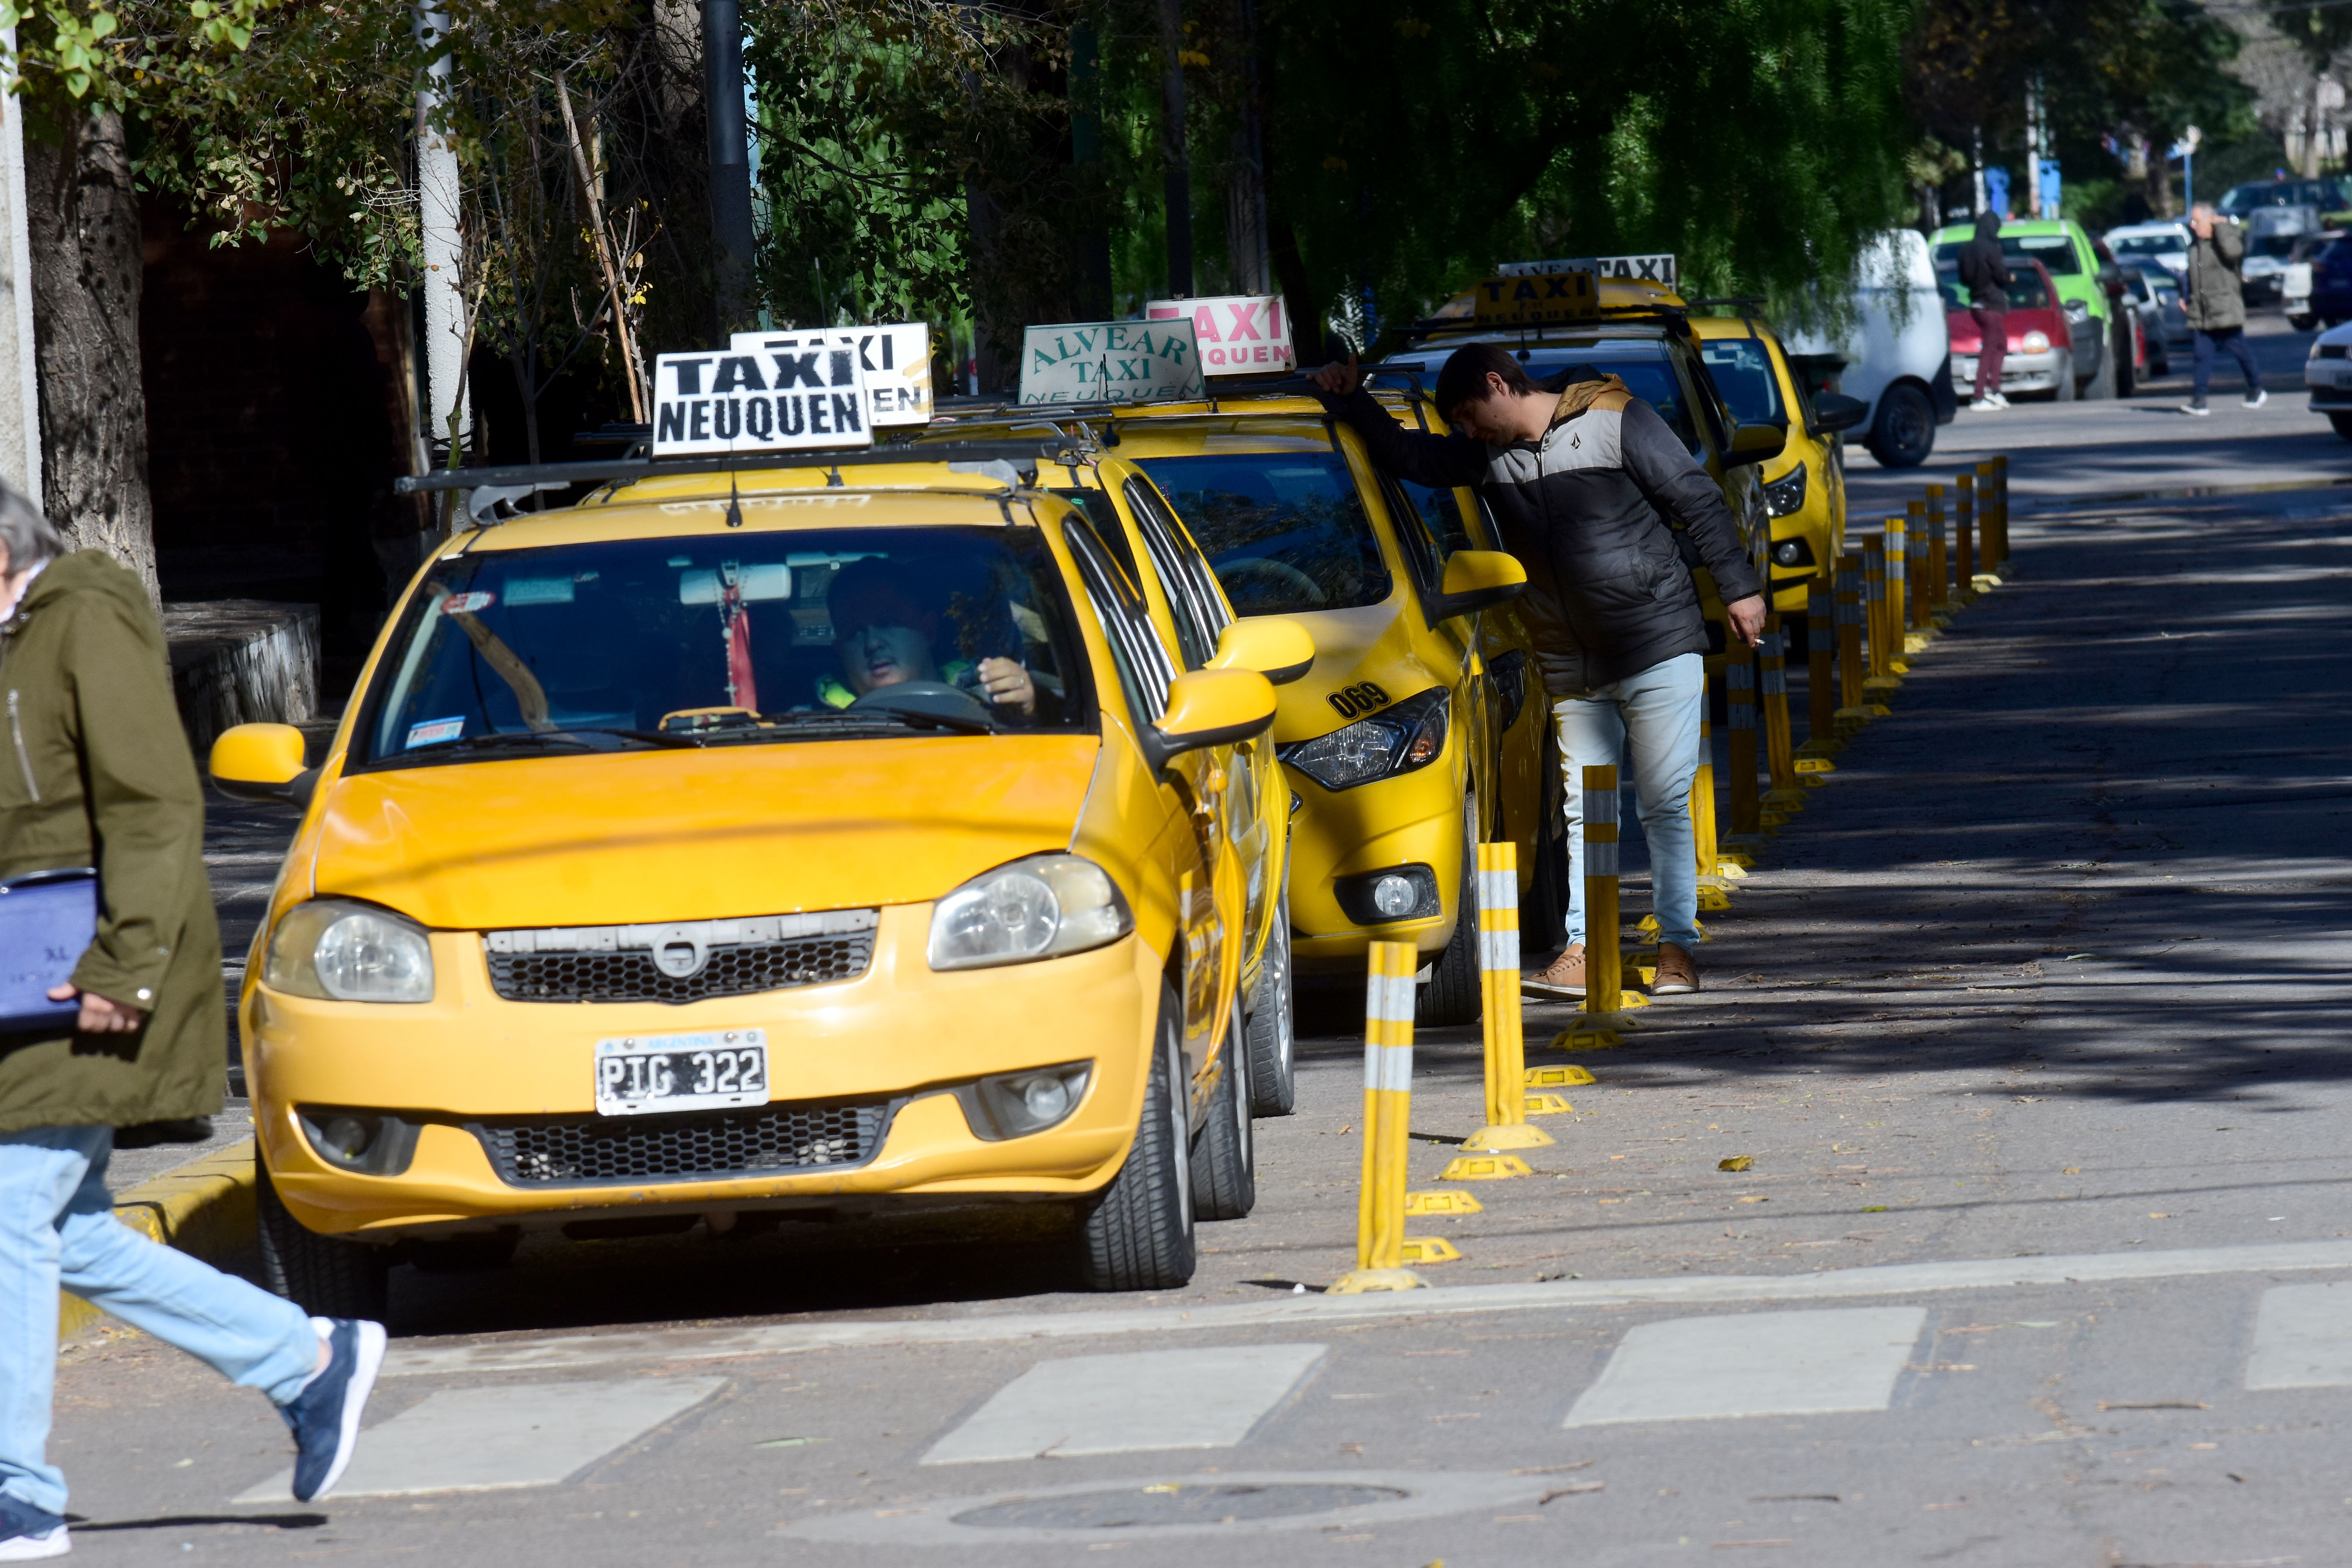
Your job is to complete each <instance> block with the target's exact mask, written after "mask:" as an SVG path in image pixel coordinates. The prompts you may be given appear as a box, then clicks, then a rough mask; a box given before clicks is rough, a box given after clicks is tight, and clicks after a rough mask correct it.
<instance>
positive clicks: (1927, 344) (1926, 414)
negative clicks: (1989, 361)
mask: <svg viewBox="0 0 2352 1568" xmlns="http://www.w3.org/2000/svg"><path fill="white" fill-rule="evenodd" d="M1853 302H1854V307H1855V315H1854V321H1853V326H1852V327H1851V328H1850V329H1849V330H1848V331H1846V332H1845V333H1844V334H1843V338H1842V339H1841V340H1840V341H1837V342H1832V341H1831V340H1830V339H1829V338H1827V337H1825V336H1823V335H1822V334H1821V333H1818V332H1811V331H1792V332H1790V333H1788V334H1787V335H1786V337H1784V338H1783V339H1782V342H1783V343H1784V345H1785V346H1786V347H1787V349H1788V353H1789V359H1790V363H1791V365H1792V366H1793V367H1795V368H1796V369H1797V370H1798V372H1799V374H1802V375H1803V376H1805V378H1806V380H1807V381H1808V383H1810V384H1811V386H1812V387H1813V389H1814V390H1816V391H1829V392H1842V393H1843V394H1845V395H1847V396H1848V397H1859V398H1861V399H1862V400H1863V401H1864V403H1867V404H1868V405H1870V415H1869V416H1868V418H1867V419H1866V420H1865V421H1864V430H1865V431H1866V432H1867V434H1865V435H1864V437H1863V445H1864V447H1868V448H1869V451H1870V455H1871V456H1872V457H1874V458H1877V459H1878V461H1879V463H1880V464H1881V465H1882V466H1883V467H1885V468H1916V467H1918V466H1919V465H1920V464H1921V463H1924V462H1926V461H1927V455H1928V454H1929V453H1930V452H1933V451H1934V450H1935V449H1936V426H1938V425H1948V424H1950V423H1951V422H1952V416H1954V415H1956V414H1958V412H1959V403H1958V399H1957V398H1955V397H1954V396H1953V395H1952V364H1951V360H1952V341H1951V334H1950V333H1949V331H1947V329H1946V326H1945V321H1944V299H1943V295H1942V293H1941V292H1940V291H1938V290H1937V287H1936V267H1935V263H1934V262H1933V261H1932V260H1931V259H1930V258H1929V257H1928V255H1927V236H1925V235H1923V234H1921V233H1920V232H1919V231H1918V230H1916V229H1910V228H1898V229H1895V230H1893V231H1891V232H1889V233H1887V234H1884V235H1881V236H1880V237H1878V239H1877V240H1876V241H1875V242H1874V243H1873V244H1872V245H1871V246H1870V247H1868V248H1867V249H1865V250H1864V252H1863V253H1862V256H1861V258H1860V259H1859V260H1858V261H1857V262H1856V264H1855V267H1854V301H1853Z"/></svg>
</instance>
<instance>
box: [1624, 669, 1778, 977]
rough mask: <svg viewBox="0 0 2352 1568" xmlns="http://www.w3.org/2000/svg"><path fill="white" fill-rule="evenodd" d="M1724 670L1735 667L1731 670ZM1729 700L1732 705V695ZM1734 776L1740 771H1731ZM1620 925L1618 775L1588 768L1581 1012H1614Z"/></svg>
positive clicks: (1752, 742) (1751, 776)
mask: <svg viewBox="0 0 2352 1568" xmlns="http://www.w3.org/2000/svg"><path fill="white" fill-rule="evenodd" d="M1727 668H1734V669H1736V668H1739V667H1738V665H1736V664H1734V665H1731V666H1729V667H1727ZM1733 695H1734V698H1735V700H1736V699H1737V697H1738V692H1737V690H1736V689H1735V691H1734V694H1733ZM1738 715H1739V710H1738V709H1737V708H1735V709H1733V710H1732V721H1733V723H1734V724H1737V723H1738ZM1748 723H1749V729H1748V794H1749V795H1751V796H1752V795H1754V794H1755V783H1756V772H1755V769H1756V731H1755V728H1754V724H1755V720H1754V718H1753V716H1752V712H1751V717H1750V718H1749V721H1748ZM1738 743H1739V732H1738V730H1736V729H1735V730H1734V731H1732V745H1733V747H1734V750H1735V754H1736V752H1737V748H1738ZM1733 771H1734V773H1737V772H1738V769H1737V767H1736V766H1735V768H1734V769H1733ZM1734 809H1735V810H1736V809H1737V792H1736V791H1735V806H1734ZM1736 820H1737V819H1736V818H1735V821H1736ZM1624 923H1625V922H1624V919H1623V917H1622V914H1621V913H1620V912H1619V910H1618V908H1617V770H1616V769H1615V768H1613V767H1606V766H1602V767H1588V768H1586V769H1585V770H1584V1010H1585V1011H1586V1012H1588V1013H1614V1012H1616V1011H1617V1008H1618V999H1619V993H1620V991H1621V990H1622V976H1623V970H1622V968H1621V967H1620V953H1619V949H1618V943H1619V942H1620V941H1622V932H1623V930H1624Z"/></svg>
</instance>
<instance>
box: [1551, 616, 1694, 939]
mask: <svg viewBox="0 0 2352 1568" xmlns="http://www.w3.org/2000/svg"><path fill="white" fill-rule="evenodd" d="M1705 701H1706V666H1705V664H1704V662H1703V661H1702V660H1701V659H1700V658H1699V656H1698V655H1697V654H1695V653H1685V654H1679V655H1677V656H1675V658H1670V659H1667V660H1666V661H1664V663H1662V664H1654V665H1652V666H1651V667H1650V668H1647V669H1645V670H1643V671H1642V672H1641V673H1640V674H1638V675H1629V676H1627V677H1626V678H1625V679H1622V680H1620V681H1617V682H1615V683H1613V684H1612V685H1608V686H1602V687H1597V688H1595V689H1592V690H1591V691H1588V692H1586V693H1584V695H1582V696H1580V697H1563V698H1561V699H1560V700H1559V701H1557V702H1555V703H1553V704H1552V705H1551V711H1552V718H1553V720H1554V721H1556V722H1557V723H1558V724H1559V765H1560V773H1561V782H1562V784H1564V785H1565V787H1564V788H1563V789H1562V790H1561V791H1560V799H1561V801H1562V802H1563V805H1564V810H1565V811H1566V813H1567V816H1568V940H1569V941H1570V942H1582V941H1583V940H1584V770H1585V768H1587V767H1605V766H1608V765H1610V764H1612V763H1613V764H1615V765H1617V766H1618V767H1620V768H1622V769H1624V770H1625V771H1626V772H1627V773H1631V774H1632V775H1633V798H1634V802H1635V805H1636V807H1637V810H1638V812H1639V815H1640V816H1641V819H1642V837H1643V841H1644V842H1646V843H1647V844H1648V845H1649V847H1650V903H1651V909H1652V910H1653V912H1654V913H1655V914H1656V916H1657V917H1658V940H1659V941H1661V942H1673V943H1674V944H1675V946H1676V947H1679V948H1681V949H1682V950H1683V951H1684V952H1696V950H1697V948H1698V845H1697V842H1696V839H1695V838H1694V837H1693V836H1692V833H1691V820H1690V792H1691V780H1692V778H1693V777H1694V776H1696V773H1698V721H1699V711H1700V704H1702V703H1703V702H1705ZM1621 781H1622V775H1621Z"/></svg>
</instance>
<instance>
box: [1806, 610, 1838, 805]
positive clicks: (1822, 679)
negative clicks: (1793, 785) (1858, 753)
mask: <svg viewBox="0 0 2352 1568" xmlns="http://www.w3.org/2000/svg"><path fill="white" fill-rule="evenodd" d="M1805 704H1806V709H1807V712H1806V714H1805V743H1804V744H1803V745H1801V746H1800V747H1798V748H1797V771H1798V772H1799V773H1833V772H1835V771H1836V764H1835V763H1832V762H1831V761H1830V753H1832V752H1835V751H1836V750H1837V749H1838V740H1837V710H1838V679H1837V599H1836V596H1835V595H1833V594H1832V592H1831V591H1830V579H1829V578H1828V577H1827V576H1826V575H1824V576H1822V577H1819V578H1816V579H1815V580H1814V582H1813V584H1812V585H1811V587H1809V588H1807V589H1806V590H1805ZM1807 763H1811V764H1813V765H1812V766H1811V767H1808V766H1806V764H1807Z"/></svg>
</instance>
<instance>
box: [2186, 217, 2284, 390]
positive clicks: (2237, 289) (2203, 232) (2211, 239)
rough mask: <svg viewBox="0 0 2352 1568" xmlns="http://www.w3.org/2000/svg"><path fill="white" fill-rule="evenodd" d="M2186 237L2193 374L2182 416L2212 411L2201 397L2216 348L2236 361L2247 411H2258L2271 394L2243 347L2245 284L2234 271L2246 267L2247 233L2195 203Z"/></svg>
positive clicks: (2209, 379) (2250, 353)
mask: <svg viewBox="0 0 2352 1568" xmlns="http://www.w3.org/2000/svg"><path fill="white" fill-rule="evenodd" d="M2245 264H2246V231H2245V230H2243V229H2242V228H2240V227H2239V226H2237V225H2236V224H2234V223H2231V221H2230V220H2229V219H2227V218H2225V217H2223V216H2221V214H2219V213H2217V212H2215V211H2214V210H2213V204H2212V203H2210V202H2199V203H2198V204H2197V205H2195V206H2193V207H2191V208H2189V269H2188V273H2187V276H2186V277H2185V278H2184V279H2182V283H2181V289H2180V306H2181V310H2183V311H2184V312H2185V313H2186V314H2187V315H2188V317H2189V342H2190V344H2191V346H2192V347H2193V348H2194V349H2195V350H2196V363H2197V369H2196V373H2195V374H2194V375H2193V376H2192V377H2191V378H2190V393H2189V401H2188V402H2186V403H2184V404H2182V405H2180V412H2182V413H2183V414H2195V415H2200V416H2201V415H2207V414H2210V413H2211V412H2212V410H2211V409H2210V408H2208V407H2206V406H2205V394H2206V391H2207V389H2208V388H2210V386H2211V385H2212V384H2213V351H2214V350H2215V349H2217V348H2218V349H2223V350H2226V351H2228V353H2229V355H2230V357H2231V359H2233V360H2236V361H2237V362H2238V371H2239V374H2242V375H2243V376H2244V377H2245V378H2246V406H2247V407H2249V408H2260V407H2261V406H2262V405H2263V404H2265V403H2268V402H2269V401H2270V396H2271V395H2270V394H2269V393H2267V392H2264V391H2263V373H2262V372H2261V371H2260V370H2258V369H2256V368H2255V366H2254V351H2253V350H2252V349H2251V348H2248V347H2247V346H2246V283H2245V279H2243V278H2242V276H2240V274H2239V271H2238V269H2239V268H2242V267H2243V266H2244V265H2245Z"/></svg>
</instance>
